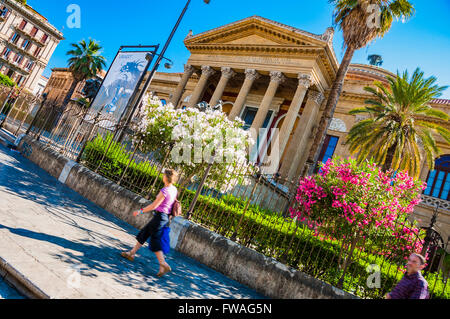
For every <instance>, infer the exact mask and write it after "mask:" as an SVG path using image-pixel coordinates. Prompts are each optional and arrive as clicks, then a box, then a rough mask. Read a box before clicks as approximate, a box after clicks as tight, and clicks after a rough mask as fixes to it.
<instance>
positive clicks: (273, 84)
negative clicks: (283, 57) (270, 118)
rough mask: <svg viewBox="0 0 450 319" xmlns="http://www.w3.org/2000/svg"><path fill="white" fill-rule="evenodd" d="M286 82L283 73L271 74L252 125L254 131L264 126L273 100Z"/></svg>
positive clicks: (275, 72)
mask: <svg viewBox="0 0 450 319" xmlns="http://www.w3.org/2000/svg"><path fill="white" fill-rule="evenodd" d="M284 80H285V76H284V75H283V73H281V72H278V71H272V72H270V84H269V87H268V88H267V91H266V94H265V95H264V98H263V100H262V102H261V105H260V106H259V109H258V113H256V116H255V120H254V121H253V124H252V129H255V130H256V131H258V130H259V129H260V128H261V127H262V126H263V124H264V121H265V120H266V117H267V113H268V112H269V108H270V105H271V104H272V101H273V98H274V97H275V94H276V93H277V90H278V87H279V86H280V83H281V82H283V81H284Z"/></svg>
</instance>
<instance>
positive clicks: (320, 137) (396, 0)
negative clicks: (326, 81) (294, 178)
mask: <svg viewBox="0 0 450 319" xmlns="http://www.w3.org/2000/svg"><path fill="white" fill-rule="evenodd" d="M329 2H330V3H331V4H333V5H334V6H335V10H334V14H333V22H334V25H336V26H338V27H339V28H340V29H341V30H342V32H343V36H344V45H343V46H344V48H346V51H345V55H344V58H343V60H342V63H341V65H340V67H339V70H338V72H337V75H336V79H335V81H334V83H333V86H332V87H331V91H330V94H329V96H328V100H327V104H326V106H325V110H324V112H323V115H322V118H321V119H320V123H319V126H318V129H317V134H316V137H315V140H314V143H313V146H312V148H311V150H310V153H309V156H308V160H307V169H306V171H304V173H306V174H309V175H310V174H312V173H313V171H314V168H315V164H316V162H317V159H318V157H319V154H320V150H321V149H322V146H323V143H324V141H325V136H326V132H327V131H328V128H329V125H330V122H331V119H332V118H333V115H334V111H335V109H336V105H337V103H338V100H339V97H340V95H341V93H342V87H343V85H344V79H345V76H346V74H347V71H348V67H349V65H350V62H351V60H352V58H353V54H354V53H355V51H356V50H358V49H360V48H362V47H364V46H366V45H367V44H368V43H369V42H371V41H373V40H374V39H375V38H377V37H380V38H382V37H383V36H384V35H385V34H386V33H387V32H388V31H389V30H390V28H391V26H392V22H393V21H394V18H397V19H398V18H401V19H403V20H406V19H409V18H410V17H411V16H412V15H413V14H414V12H415V10H414V7H413V5H412V4H411V3H410V2H409V1H408V0H329ZM374 5H375V6H376V7H374ZM374 13H375V16H374ZM378 14H379V19H375V21H374V18H376V16H377V15H378ZM377 22H379V23H377Z"/></svg>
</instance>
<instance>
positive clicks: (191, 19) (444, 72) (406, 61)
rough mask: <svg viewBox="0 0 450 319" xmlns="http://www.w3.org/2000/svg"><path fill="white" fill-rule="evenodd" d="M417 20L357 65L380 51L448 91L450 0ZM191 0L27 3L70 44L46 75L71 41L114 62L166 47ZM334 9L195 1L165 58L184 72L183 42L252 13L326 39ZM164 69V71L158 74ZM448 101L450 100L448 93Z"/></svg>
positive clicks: (322, 3)
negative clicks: (122, 53) (72, 10)
mask: <svg viewBox="0 0 450 319" xmlns="http://www.w3.org/2000/svg"><path fill="white" fill-rule="evenodd" d="M411 1H412V3H413V4H414V5H415V7H416V14H415V16H414V17H413V18H412V19H411V20H409V21H408V22H406V23H402V22H400V21H398V22H395V23H394V25H393V27H392V29H391V31H390V32H389V33H388V34H387V35H386V36H385V37H384V38H383V39H377V40H376V41H375V42H374V43H372V44H370V46H368V47H367V48H363V49H361V50H359V51H358V52H356V54H355V56H354V58H353V61H352V62H353V63H367V56H368V55H369V54H381V55H382V56H383V60H384V64H383V67H384V68H386V69H388V70H390V71H392V72H396V71H397V70H400V71H403V70H405V69H407V70H408V71H410V72H412V71H413V70H414V69H415V68H416V67H420V68H421V69H422V70H423V71H424V72H425V75H426V76H431V75H434V76H436V77H437V79H438V83H439V84H440V85H442V86H444V85H446V86H447V85H450V19H449V16H450V1H449V0H431V1H430V0H411ZM185 2H186V1H185V0H166V1H160V0H132V1H128V2H126V1H119V0H108V1H107V0H76V1H74V0H58V1H55V0H28V3H29V4H30V5H31V6H32V7H33V8H35V9H36V10H37V11H39V12H40V13H41V14H42V15H44V16H45V17H47V18H48V20H49V21H50V22H51V23H52V24H53V25H54V26H55V27H56V28H58V29H59V30H62V32H63V33H64V37H65V39H66V40H64V41H62V42H61V43H60V44H59V46H58V47H57V49H56V51H55V53H54V55H53V57H52V59H51V61H50V63H49V66H48V68H47V69H46V71H45V73H44V75H46V76H49V75H50V73H51V70H50V69H51V68H54V67H63V66H65V65H66V63H67V56H66V55H65V52H66V51H67V50H68V49H69V47H70V43H73V42H78V41H79V40H81V39H88V38H89V37H92V38H94V39H96V40H98V41H99V42H100V43H101V45H102V46H103V48H104V51H103V55H104V56H105V57H106V58H107V60H108V65H109V63H111V62H112V60H113V58H114V56H115V54H116V52H117V50H118V49H119V47H120V46H121V45H137V44H142V45H148V44H158V43H159V44H161V46H162V45H163V44H164V42H165V41H166V39H167V37H168V35H169V33H170V31H171V29H172V27H173V25H174V24H175V22H176V20H177V18H178V15H179V13H180V12H181V10H182V8H183V6H184V4H185ZM72 3H75V4H78V5H79V6H80V8H81V28H78V29H77V28H73V29H71V28H69V27H68V26H67V24H66V21H67V18H68V16H69V13H67V7H68V6H69V5H70V4H72ZM332 10H333V8H332V6H331V5H330V4H329V3H328V0H314V1H311V0H278V1H273V0H211V3H210V4H209V5H206V4H204V3H203V1H202V0H192V4H191V6H190V8H189V11H188V12H187V14H186V17H185V19H184V20H183V22H182V24H181V26H180V28H179V30H178V33H177V34H176V36H175V38H174V40H173V42H172V44H171V46H170V48H169V50H168V52H167V54H166V56H167V57H168V58H170V59H172V60H173V61H174V67H173V69H172V70H171V71H173V72H182V70H183V64H184V63H186V61H187V59H188V58H189V52H188V51H187V49H186V48H185V47H184V44H183V39H184V38H185V36H186V35H187V34H188V32H189V30H193V32H194V34H197V33H200V32H203V31H206V30H209V29H212V28H216V27H219V26H222V25H225V24H227V23H230V22H233V21H236V20H239V19H243V18H246V17H249V16H252V15H260V16H262V17H265V18H268V19H272V20H275V21H278V22H281V23H284V24H287V25H291V26H293V27H297V28H300V29H303V30H306V31H309V32H312V33H317V34H321V33H323V32H324V31H325V29H326V28H327V27H329V26H331V22H332V21H331V20H332V19H331V15H332ZM334 48H335V51H336V55H337V57H338V59H339V61H340V60H341V59H342V57H343V51H342V33H341V32H340V31H337V33H336V36H335V40H334ZM163 70H164V69H163V68H161V69H160V71H163ZM442 98H448V99H450V89H447V90H446V91H445V92H444V94H443V96H442Z"/></svg>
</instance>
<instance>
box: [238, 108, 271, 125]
mask: <svg viewBox="0 0 450 319" xmlns="http://www.w3.org/2000/svg"><path fill="white" fill-rule="evenodd" d="M257 113H258V109H257V108H256V107H250V106H247V107H246V108H245V110H244V113H242V120H243V121H244V122H245V124H244V129H245V130H249V129H250V128H251V127H252V124H253V121H254V120H255V117H256V114H257ZM272 115H273V111H272V110H270V111H269V112H267V116H266V119H265V120H264V123H263V126H262V128H268V127H269V125H270V120H271V119H272Z"/></svg>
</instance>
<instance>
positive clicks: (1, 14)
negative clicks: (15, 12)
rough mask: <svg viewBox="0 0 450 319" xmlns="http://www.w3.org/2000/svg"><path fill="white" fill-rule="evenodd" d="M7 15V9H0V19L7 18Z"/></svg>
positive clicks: (4, 7)
mask: <svg viewBox="0 0 450 319" xmlns="http://www.w3.org/2000/svg"><path fill="white" fill-rule="evenodd" d="M8 13H9V9H8V8H7V7H6V6H3V7H2V8H1V9H0V17H2V18H6V17H7V16H8Z"/></svg>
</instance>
